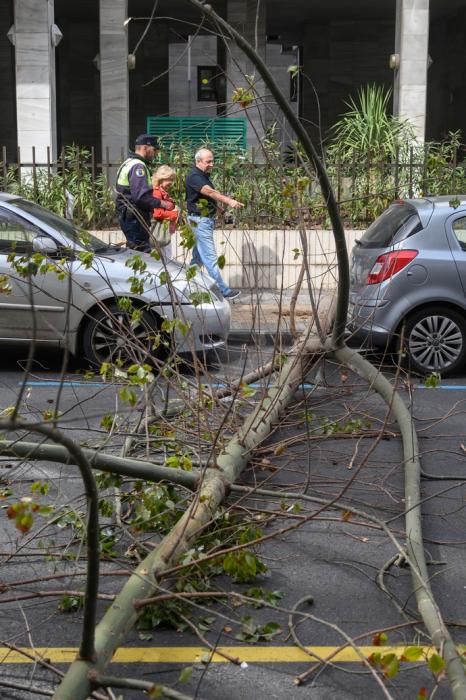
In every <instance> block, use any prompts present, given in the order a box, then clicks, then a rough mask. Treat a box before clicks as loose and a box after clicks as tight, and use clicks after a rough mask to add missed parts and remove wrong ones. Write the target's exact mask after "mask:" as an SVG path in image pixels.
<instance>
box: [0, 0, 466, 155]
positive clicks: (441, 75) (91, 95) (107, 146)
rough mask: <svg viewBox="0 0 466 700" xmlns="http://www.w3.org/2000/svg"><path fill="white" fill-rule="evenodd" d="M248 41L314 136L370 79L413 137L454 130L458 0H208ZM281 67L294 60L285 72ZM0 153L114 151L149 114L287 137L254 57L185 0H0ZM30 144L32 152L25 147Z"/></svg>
mask: <svg viewBox="0 0 466 700" xmlns="http://www.w3.org/2000/svg"><path fill="white" fill-rule="evenodd" d="M211 4H212V6H213V7H214V9H215V10H216V11H217V12H218V13H219V14H220V15H221V16H222V17H224V18H225V19H227V20H228V21H229V22H231V23H232V25H233V26H234V27H235V28H236V29H238V30H239V31H241V33H242V34H243V35H244V36H246V38H247V39H248V40H249V42H250V43H251V44H252V45H255V46H256V48H257V49H258V51H259V53H260V54H261V56H262V57H263V58H264V59H265V60H266V62H267V64H268V65H269V67H271V68H272V72H273V74H274V77H275V78H276V80H277V81H278V83H279V85H280V87H281V88H282V90H283V92H284V93H285V94H286V95H287V97H288V99H289V101H290V104H291V105H292V106H293V108H294V109H295V110H296V111H297V112H298V113H299V115H300V117H301V118H302V121H303V123H304V124H305V125H306V126H307V128H308V129H309V131H310V132H311V133H312V134H313V135H314V136H316V137H317V138H325V135H326V133H327V132H328V129H329V128H330V127H331V125H332V124H333V123H335V121H336V120H337V119H338V117H339V115H340V114H341V113H342V112H343V111H344V110H345V102H346V101H347V100H348V98H349V97H350V96H354V95H355V94H356V92H357V90H358V89H359V88H360V87H362V86H364V85H367V84H369V83H375V84H378V85H384V86H386V87H390V88H392V89H393V110H394V113H395V114H399V115H401V116H404V117H407V118H409V119H410V120H411V121H412V123H413V125H414V127H415V130H416V133H417V135H418V137H419V138H420V139H421V140H422V139H424V138H426V139H429V140H432V139H438V138H440V137H441V136H442V135H444V134H445V133H447V132H448V131H452V130H457V129H461V128H463V115H464V113H465V111H466V109H465V108H466V55H465V50H464V35H465V33H466V3H465V2H464V0H383V2H373V0H352V2H348V1H347V0H327V2H326V3H322V2H320V0H287V2H286V3H283V2H281V1H280V2H279V0H261V2H260V3H258V2H257V0H212V2H211ZM290 65H299V66H300V68H301V76H300V77H293V74H291V73H290V72H289V71H288V68H289V66H290ZM0 71H1V75H2V90H1V92H0V147H3V151H2V152H1V153H2V154H3V155H2V154H1V153H0V160H4V159H7V160H10V161H14V160H16V159H17V153H18V148H19V149H20V154H21V160H22V161H23V162H27V161H29V160H32V159H33V158H34V159H36V161H37V162H45V160H46V159H47V158H52V159H53V158H55V157H56V155H57V153H58V152H59V151H60V149H61V147H62V146H65V145H68V144H71V143H76V144H79V145H81V146H86V147H91V146H93V147H95V148H96V149H97V152H98V154H99V155H101V156H108V157H109V158H110V159H111V160H114V159H116V160H117V159H118V158H119V157H120V156H121V152H122V150H125V149H126V148H127V147H128V145H130V144H131V143H132V142H133V140H134V137H135V135H136V134H137V133H139V132H141V131H144V130H145V126H146V118H147V116H151V115H152V116H154V115H158V116H169V115H171V116H195V115H207V116H210V117H215V116H221V115H227V116H246V117H247V119H248V120H249V126H248V145H249V146H255V147H260V144H261V142H262V140H263V138H264V134H265V132H266V129H267V128H269V127H271V126H272V125H275V127H276V130H277V131H276V133H278V135H279V138H280V139H281V140H282V141H283V143H285V144H286V142H287V140H288V139H289V138H291V136H290V135H289V134H288V133H287V128H286V124H285V123H284V121H283V117H282V116H281V115H280V113H279V112H278V110H277V109H276V106H275V105H274V104H273V102H272V101H271V99H270V97H269V96H268V95H267V91H266V89H265V87H264V85H263V84H262V83H261V81H260V80H257V79H256V78H255V77H254V79H253V90H254V93H255V96H256V97H257V98H258V99H257V100H256V101H255V102H254V104H253V105H252V106H249V107H247V108H243V107H241V105H239V104H238V103H235V102H232V96H233V94H234V92H235V90H237V89H238V88H240V87H243V88H244V89H248V88H249V87H250V85H249V83H248V78H245V77H244V76H245V75H246V76H250V78H252V77H253V76H255V71H254V68H253V67H252V66H251V64H250V63H249V61H248V60H247V59H246V58H245V57H244V55H243V54H242V53H241V52H240V51H239V50H238V49H237V48H236V47H235V46H234V45H232V44H231V43H225V42H224V41H223V40H222V38H221V37H220V36H218V34H217V33H216V32H215V31H214V29H213V28H212V27H211V26H209V24H208V22H205V21H204V20H202V19H201V18H200V16H199V14H198V12H197V11H196V10H195V9H194V8H193V7H192V6H191V5H190V3H189V2H187V1H186V0H159V2H158V3H157V4H156V5H155V12H154V3H153V0H80V2H79V3H69V2H67V0H2V13H0ZM33 147H34V151H33Z"/></svg>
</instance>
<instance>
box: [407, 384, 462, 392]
mask: <svg viewBox="0 0 466 700" xmlns="http://www.w3.org/2000/svg"><path fill="white" fill-rule="evenodd" d="M414 388H415V389H428V390H429V391H432V389H460V390H461V389H466V384H440V385H439V386H435V387H434V386H424V385H423V384H418V385H417V386H415V387H414Z"/></svg>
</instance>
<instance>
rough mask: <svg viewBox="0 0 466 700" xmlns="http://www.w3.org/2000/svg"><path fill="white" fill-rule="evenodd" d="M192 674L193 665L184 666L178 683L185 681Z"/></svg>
mask: <svg viewBox="0 0 466 700" xmlns="http://www.w3.org/2000/svg"><path fill="white" fill-rule="evenodd" d="M192 675H193V667H192V666H186V668H183V669H182V671H181V673H180V675H179V678H178V682H179V683H187V682H188V681H189V679H190V678H191V676H192Z"/></svg>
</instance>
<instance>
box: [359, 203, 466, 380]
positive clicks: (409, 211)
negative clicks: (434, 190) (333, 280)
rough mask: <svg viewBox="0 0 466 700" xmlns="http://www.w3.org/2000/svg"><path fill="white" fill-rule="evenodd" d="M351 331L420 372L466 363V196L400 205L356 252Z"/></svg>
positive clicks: (367, 235)
mask: <svg viewBox="0 0 466 700" xmlns="http://www.w3.org/2000/svg"><path fill="white" fill-rule="evenodd" d="M348 330H349V331H350V333H351V334H352V335H354V336H355V337H356V338H357V339H358V340H360V341H361V340H362V341H364V342H366V343H367V344H368V345H369V346H375V347H381V348H387V349H391V350H394V349H398V348H400V340H401V338H403V351H404V356H405V358H406V359H407V361H408V363H409V366H410V367H411V368H412V369H413V370H414V371H416V372H418V373H420V374H430V373H432V372H437V373H439V374H443V375H445V374H448V373H450V372H454V371H455V370H457V369H458V368H459V367H461V366H463V365H464V364H465V360H466V197H458V196H444V197H426V198H424V199H411V200H409V199H407V200H401V201H397V202H394V203H393V204H392V205H391V206H390V207H389V208H388V209H387V210H386V211H385V212H384V213H383V214H382V215H381V216H380V217H379V218H378V219H376V220H375V221H374V223H373V224H372V225H371V226H370V227H369V228H368V229H367V231H366V232H365V233H364V234H363V235H362V236H361V238H360V239H359V240H357V241H356V244H355V246H354V248H353V250H352V254H351V291H350V308H349V315H348Z"/></svg>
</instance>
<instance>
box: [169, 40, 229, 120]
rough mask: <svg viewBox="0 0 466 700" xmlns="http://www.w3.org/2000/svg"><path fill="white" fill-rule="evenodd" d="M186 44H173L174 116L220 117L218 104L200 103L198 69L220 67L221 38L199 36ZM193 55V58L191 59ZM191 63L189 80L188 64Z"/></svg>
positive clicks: (172, 91)
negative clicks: (219, 40) (218, 40)
mask: <svg viewBox="0 0 466 700" xmlns="http://www.w3.org/2000/svg"><path fill="white" fill-rule="evenodd" d="M189 46H190V47H191V48H190V49H189V47H188V41H186V42H184V43H171V44H170V45H169V54H168V55H169V59H168V63H169V66H170V79H169V83H170V88H169V92H170V98H169V108H170V116H172V117H197V116H199V117H203V116H207V117H216V116H217V103H216V102H203V101H202V102H198V99H197V67H198V66H215V65H217V39H216V37H215V36H207V35H206V36H203V35H199V36H196V37H191V38H190V41H189ZM189 54H190V55H191V56H190V59H189ZM189 63H190V64H191V70H190V71H189V79H188V64H189Z"/></svg>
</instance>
